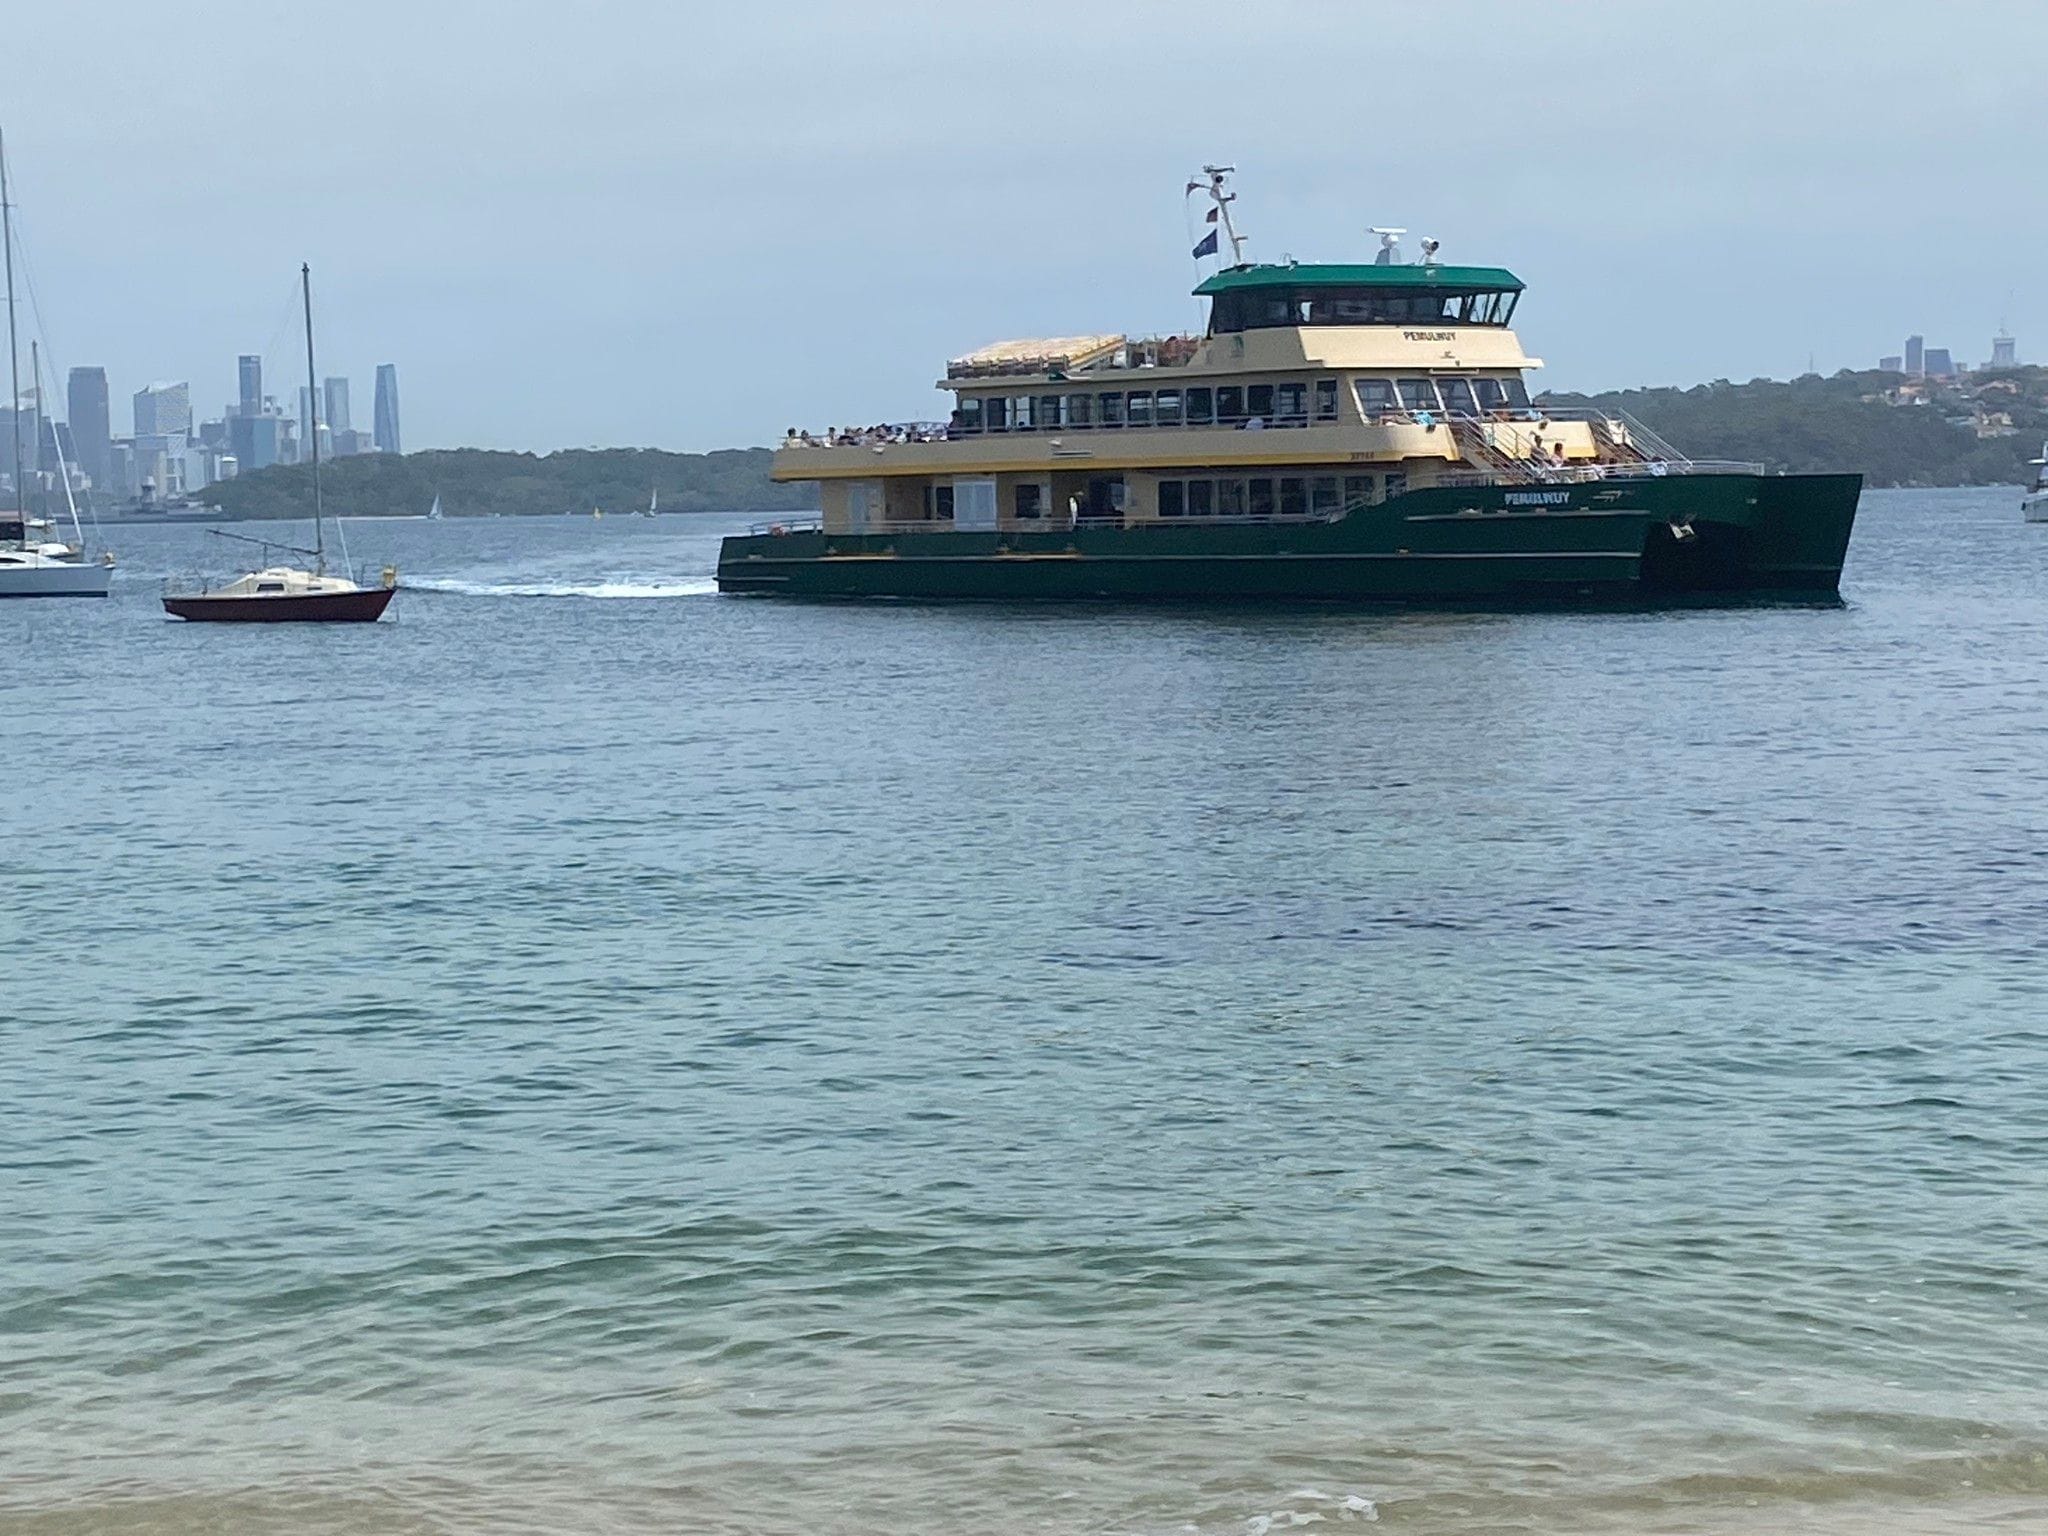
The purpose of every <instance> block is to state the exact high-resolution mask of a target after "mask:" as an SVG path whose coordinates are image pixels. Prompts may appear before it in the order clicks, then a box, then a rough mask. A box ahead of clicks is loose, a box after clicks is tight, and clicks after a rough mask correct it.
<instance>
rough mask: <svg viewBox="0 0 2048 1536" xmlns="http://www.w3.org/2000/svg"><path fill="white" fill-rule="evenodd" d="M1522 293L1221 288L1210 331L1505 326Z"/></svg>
mask: <svg viewBox="0 0 2048 1536" xmlns="http://www.w3.org/2000/svg"><path fill="white" fill-rule="evenodd" d="M1520 298H1521V294H1520V292H1519V291H1518V290H1515V289H1512V288H1462V287H1445V288H1422V289H1412V288H1406V287H1403V288H1400V289H1395V288H1391V287H1386V286H1380V285H1375V284H1373V283H1371V282H1362V283H1359V284H1357V285H1356V286H1352V287H1341V288H1321V287H1318V288H1316V289H1313V290H1309V291H1305V292H1304V291H1302V290H1296V289H1279V290H1273V289H1265V290H1256V289H1255V290H1250V291H1238V292H1231V293H1219V294H1217V295H1216V296H1215V297H1214V299H1213V300H1212V301H1211V303H1210V307H1209V334H1210V335H1212V336H1226V335H1230V334H1232V333H1233V332H1238V331H1258V330H1268V329H1272V328H1274V327H1277V326H1298V325H1418V324H1421V325H1430V324H1437V325H1440V324H1445V323H1449V324H1453V325H1487V326H1504V325H1506V324H1508V323H1509V322H1510V321H1511V320H1512V319H1513V318H1514V313H1515V305H1516V303H1517V301H1518V300H1519V299H1520Z"/></svg>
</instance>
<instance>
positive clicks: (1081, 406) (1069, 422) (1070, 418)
mask: <svg viewBox="0 0 2048 1536" xmlns="http://www.w3.org/2000/svg"><path fill="white" fill-rule="evenodd" d="M1065 404H1066V419H1065V421H1064V422H1063V423H1062V424H1063V425H1065V426H1069V427H1086V426H1090V425H1092V422H1091V421H1090V417H1091V416H1092V415H1093V414H1094V409H1093V408H1094V405H1095V397H1094V396H1093V395H1069V396H1067V398H1066V401H1065Z"/></svg>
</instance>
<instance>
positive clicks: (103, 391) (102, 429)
mask: <svg viewBox="0 0 2048 1536" xmlns="http://www.w3.org/2000/svg"><path fill="white" fill-rule="evenodd" d="M65 399H66V405H67V407H68V410H67V414H68V415H69V416H70V419H71V442H72V451H73V452H75V453H76V454H77V455H78V467H79V468H80V469H81V470H83V471H84V472H85V477H86V478H87V479H88V480H90V481H91V482H92V483H93V484H94V485H95V486H98V487H100V488H102V489H109V488H111V486H112V483H113V475H114V471H113V458H112V454H113V447H114V429H113V423H112V422H111V421H109V420H108V413H107V370H106V369H104V368H74V369H72V370H71V377H70V379H69V380H68V381H67V383H66V387H65Z"/></svg>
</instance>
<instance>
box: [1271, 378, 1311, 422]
mask: <svg viewBox="0 0 2048 1536" xmlns="http://www.w3.org/2000/svg"><path fill="white" fill-rule="evenodd" d="M1273 420H1274V421H1275V422H1277V423H1279V424H1280V425H1281V426H1283V427H1294V426H1305V425H1306V424H1307V422H1308V386H1307V385H1306V384H1304V383H1302V382H1301V380H1299V379H1286V380H1283V381H1282V382H1280V383H1278V384H1275V385H1274V386H1273Z"/></svg>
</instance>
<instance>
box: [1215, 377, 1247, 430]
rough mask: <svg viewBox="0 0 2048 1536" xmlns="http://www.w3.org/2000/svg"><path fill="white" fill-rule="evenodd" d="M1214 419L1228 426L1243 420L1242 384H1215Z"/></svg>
mask: <svg viewBox="0 0 2048 1536" xmlns="http://www.w3.org/2000/svg"><path fill="white" fill-rule="evenodd" d="M1216 420H1217V423H1218V424H1219V425H1222V426H1229V425H1231V424H1233V423H1235V422H1240V421H1243V420H1244V386H1243V385H1242V384H1219V385H1217V386H1216Z"/></svg>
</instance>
